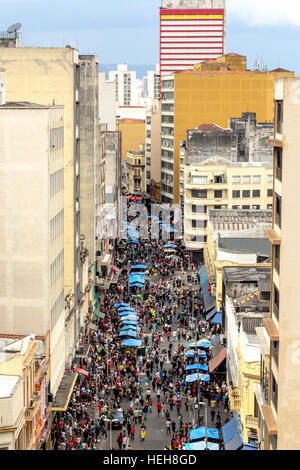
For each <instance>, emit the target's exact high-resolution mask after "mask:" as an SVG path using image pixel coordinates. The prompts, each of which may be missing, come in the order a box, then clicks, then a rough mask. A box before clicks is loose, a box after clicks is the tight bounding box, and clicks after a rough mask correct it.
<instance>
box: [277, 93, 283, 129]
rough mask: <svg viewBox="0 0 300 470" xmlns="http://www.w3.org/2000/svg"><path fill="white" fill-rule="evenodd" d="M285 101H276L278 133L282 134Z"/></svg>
mask: <svg viewBox="0 0 300 470" xmlns="http://www.w3.org/2000/svg"><path fill="white" fill-rule="evenodd" d="M282 120H283V101H282V100H278V101H276V133H278V134H282Z"/></svg>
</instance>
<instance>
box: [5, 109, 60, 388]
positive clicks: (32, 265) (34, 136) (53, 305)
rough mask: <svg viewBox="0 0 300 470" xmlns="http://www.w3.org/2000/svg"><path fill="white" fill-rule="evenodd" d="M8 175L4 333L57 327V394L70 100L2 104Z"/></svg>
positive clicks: (43, 332) (53, 345) (53, 344)
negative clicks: (66, 104) (47, 103)
mask: <svg viewBox="0 0 300 470" xmlns="http://www.w3.org/2000/svg"><path fill="white" fill-rule="evenodd" d="M0 180H1V189H0V216H1V226H2V230H1V231H0V242H1V243H0V275H1V279H2V280H1V287H0V316H1V327H0V334H1V336H7V335H16V336H17V337H18V335H19V336H21V337H22V336H24V335H28V334H35V335H37V336H39V337H40V338H41V339H44V340H45V338H46V337H47V335H48V334H50V356H51V358H50V376H51V380H50V382H51V386H50V391H51V393H53V394H55V393H56V391H57V389H58V386H59V384H60V382H61V379H62V377H63V375H64V370H65V311H64V109H63V107H62V106H52V107H48V106H42V105H39V104H34V103H29V102H25V103H24V102H10V103H9V102H7V103H6V104H4V105H2V106H0Z"/></svg>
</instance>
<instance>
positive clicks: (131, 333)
mask: <svg viewBox="0 0 300 470" xmlns="http://www.w3.org/2000/svg"><path fill="white" fill-rule="evenodd" d="M119 336H129V337H131V338H136V336H137V332H136V331H132V330H128V331H121V333H120V334H119Z"/></svg>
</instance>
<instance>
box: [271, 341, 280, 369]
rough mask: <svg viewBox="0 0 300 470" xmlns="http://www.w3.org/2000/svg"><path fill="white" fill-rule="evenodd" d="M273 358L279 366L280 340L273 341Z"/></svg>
mask: <svg viewBox="0 0 300 470" xmlns="http://www.w3.org/2000/svg"><path fill="white" fill-rule="evenodd" d="M271 347H272V359H274V361H275V363H276V365H277V366H278V356H279V341H272V342H271Z"/></svg>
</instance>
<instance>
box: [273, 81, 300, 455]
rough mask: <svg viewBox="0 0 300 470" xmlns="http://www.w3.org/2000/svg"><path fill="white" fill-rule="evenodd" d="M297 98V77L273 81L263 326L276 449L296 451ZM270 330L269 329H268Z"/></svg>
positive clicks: (299, 378) (299, 429)
mask: <svg viewBox="0 0 300 470" xmlns="http://www.w3.org/2000/svg"><path fill="white" fill-rule="evenodd" d="M299 96H300V79H299V78H296V79H292V78H286V79H283V80H278V81H276V86H275V95H274V97H275V122H276V124H275V133H274V135H275V137H276V139H277V142H275V153H274V175H275V182H274V212H273V217H274V219H273V231H272V236H271V241H272V243H273V258H272V265H273V276H272V281H273V286H272V294H271V298H272V313H271V318H270V319H268V320H269V323H268V324H267V325H266V327H267V330H268V333H269V336H270V339H271V352H270V357H271V366H270V367H271V374H270V375H271V379H270V392H269V405H270V407H271V410H272V414H273V416H274V419H275V422H276V424H277V449H278V450H292V449H293V450H297V449H298V450H299V449H300V441H299V438H298V436H299V432H300V420H299V411H298V408H297V406H295V403H297V397H298V390H299V387H300V376H299V373H298V370H299V362H300V361H299V307H298V304H299V296H298V292H299V285H298V278H297V276H298V266H299V263H300V253H299V249H298V245H299V243H298V233H299V229H300V222H299V219H298V217H297V216H295V207H297V204H298V201H299V189H298V188H299V178H300V166H299V162H298V158H297V155H298V153H299V145H300V137H299V131H298V126H297V123H298V122H299V119H300V100H299ZM280 103H282V105H283V113H282V119H281V122H280V118H279V104H280ZM277 121H278V122H277ZM280 127H281V128H280ZM277 152H282V164H281V169H280V167H278V164H277V161H276V155H277ZM278 168H279V169H278ZM277 196H280V197H281V215H280V216H279V217H278V216H277V215H276V204H275V198H276V197H277ZM276 245H277V246H276ZM276 248H277V249H278V248H279V250H280V252H279V260H278V259H277V260H275V250H276ZM275 287H277V289H278V290H279V293H280V300H279V308H278V311H277V312H276V310H275V299H274V290H275ZM270 326H271V328H272V329H273V330H272V329H270ZM272 331H273V333H272ZM274 333H275V334H274ZM276 335H277V339H278V340H279V342H278V347H279V357H278V361H276V359H275V354H274V352H273V348H274V347H275V346H276V338H275V337H274V336H276ZM272 336H273V337H272ZM276 401H277V405H276ZM267 426H268V428H269V423H267ZM270 441H271V439H270ZM274 445H275V447H274ZM269 448H270V449H273V448H276V444H275V443H274V440H273V441H271V442H270V443H269Z"/></svg>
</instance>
